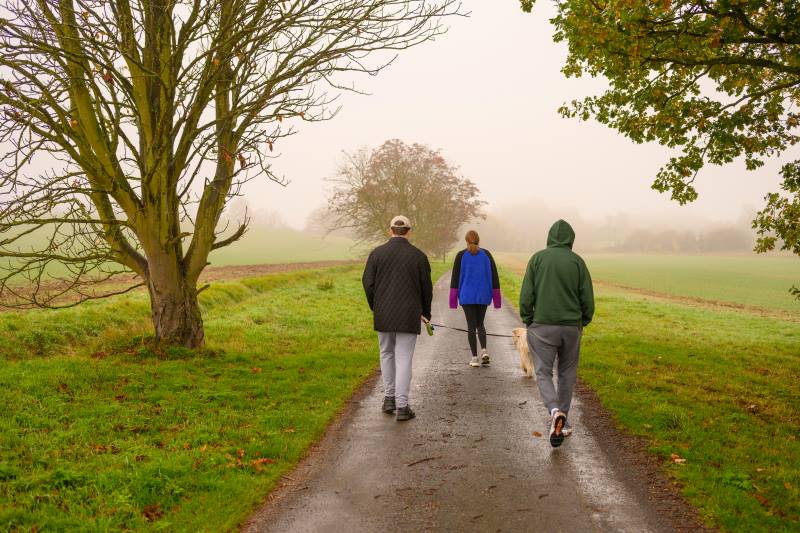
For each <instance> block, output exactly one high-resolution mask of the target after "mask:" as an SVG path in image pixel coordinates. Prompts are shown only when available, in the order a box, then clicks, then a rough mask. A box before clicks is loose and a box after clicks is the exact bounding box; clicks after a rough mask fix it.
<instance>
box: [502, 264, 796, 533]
mask: <svg viewBox="0 0 800 533" xmlns="http://www.w3.org/2000/svg"><path fill="white" fill-rule="evenodd" d="M502 276H503V285H504V288H505V291H506V293H507V294H508V295H509V297H510V298H511V299H512V301H518V295H519V287H520V270H519V267H518V265H517V266H516V269H515V270H514V271H512V270H511V269H506V270H504V271H503V274H502ZM579 374H580V377H581V379H582V380H583V381H584V382H585V383H587V384H589V385H590V386H591V387H592V388H593V389H594V390H595V391H597V393H598V395H599V396H600V398H601V400H602V402H603V405H604V406H605V407H606V408H608V409H609V410H610V411H611V412H612V413H613V414H614V416H615V418H616V419H617V421H618V422H619V424H620V425H622V426H623V427H624V428H626V429H627V430H628V431H629V432H631V433H633V434H635V435H639V436H643V437H645V438H647V439H648V440H649V442H650V449H651V451H652V452H653V453H655V454H657V455H658V456H660V457H662V458H663V460H664V467H665V469H666V470H668V472H669V474H670V475H671V476H674V477H675V478H676V479H678V480H680V481H681V482H682V484H683V486H684V489H683V492H684V494H685V495H686V497H687V498H688V499H689V501H691V502H692V503H693V504H694V505H696V506H697V507H698V508H699V509H700V512H701V514H702V516H703V517H704V519H705V520H707V521H708V523H710V524H713V525H715V526H718V527H720V528H722V529H723V530H727V531H797V528H798V527H800V525H799V524H798V521H800V383H798V380H797V376H798V375H800V324H798V323H796V322H783V321H779V320H773V319H768V318H763V317H759V316H754V315H749V314H746V313H742V312H734V311H729V312H728V311H718V310H709V309H704V308H700V307H696V306H695V307H689V306H685V305H680V304H677V303H669V302H654V301H650V300H648V299H646V298H645V297H642V296H638V295H632V294H627V293H625V292H622V291H610V290H607V289H600V290H599V291H598V297H597V314H596V316H595V320H594V322H593V323H592V325H591V326H590V327H589V328H587V330H586V333H585V336H584V342H583V349H582V354H581V367H580V372H579ZM684 460H685V462H683V461H684Z"/></svg>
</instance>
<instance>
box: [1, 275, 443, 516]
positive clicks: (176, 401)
mask: <svg viewBox="0 0 800 533" xmlns="http://www.w3.org/2000/svg"><path fill="white" fill-rule="evenodd" d="M434 270H435V275H439V274H441V271H443V267H442V266H439V265H435V266H434ZM360 274H361V269H360V267H337V268H332V269H326V270H318V271H301V272H293V273H288V274H276V275H270V276H266V277H262V278H256V279H243V280H239V281H236V282H226V283H219V284H214V285H213V286H212V287H211V288H210V289H209V290H207V291H205V292H204V293H203V294H202V295H201V296H202V298H201V304H202V306H203V310H204V317H205V325H206V335H207V340H208V345H209V350H208V351H206V352H203V353H199V354H198V353H191V352H185V351H182V350H173V351H170V352H167V353H162V354H155V353H153V352H152V351H150V350H149V349H148V348H147V343H146V342H144V339H145V338H146V335H147V333H148V332H149V331H150V323H149V317H148V312H149V309H148V304H147V300H146V298H145V296H144V295H142V294H139V295H129V296H125V297H120V298H115V299H113V300H109V301H105V302H96V303H92V304H89V305H87V306H81V307H78V308H75V309H68V310H63V311H52V312H43V311H31V312H26V313H4V314H1V315H0V401H1V402H2V405H3V406H4V412H3V414H2V417H0V529H2V530H4V531H30V530H34V529H35V530H37V531H48V530H54V531H74V530H80V531H107V530H136V531H139V530H144V531H157V530H169V531H226V530H233V529H235V528H236V527H237V525H238V524H240V523H241V522H242V521H243V520H244V519H245V518H246V517H247V516H248V515H249V514H250V513H251V512H252V511H253V510H254V509H255V508H256V507H257V506H258V505H259V504H260V503H261V502H262V501H263V500H264V497H265V496H266V494H267V493H268V492H269V491H270V490H271V489H272V487H274V485H275V484H276V482H277V481H278V480H279V478H280V476H281V475H283V474H285V473H286V472H287V471H289V470H290V469H291V468H292V467H293V466H294V465H295V464H296V463H297V461H299V460H300V459H301V458H302V457H303V456H304V454H305V453H306V451H307V450H308V448H309V447H310V446H311V445H312V444H313V443H314V442H316V441H317V440H318V439H319V438H320V437H321V435H322V433H323V432H324V430H325V428H326V426H327V425H328V423H329V422H330V421H331V420H332V419H333V418H334V417H335V415H336V413H337V412H339V411H340V410H341V409H342V407H343V406H344V404H345V402H346V401H347V399H348V398H349V397H350V396H351V395H352V393H353V392H354V391H355V390H356V389H357V387H358V386H359V385H360V384H361V383H363V381H364V379H365V378H366V377H367V376H368V375H369V374H370V373H371V372H372V371H373V370H374V369H375V367H376V366H377V361H378V359H377V356H376V350H375V338H374V334H373V332H372V327H371V315H370V313H369V309H368V308H367V306H366V303H365V300H364V296H363V292H362V289H361V284H360Z"/></svg>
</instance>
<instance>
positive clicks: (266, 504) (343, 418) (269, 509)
mask: <svg viewBox="0 0 800 533" xmlns="http://www.w3.org/2000/svg"><path fill="white" fill-rule="evenodd" d="M379 377H380V367H379V366H378V364H377V361H376V363H375V368H374V369H373V370H372V372H371V373H370V374H369V375H368V376H367V377H366V379H364V381H363V382H362V383H361V384H360V385H359V386H358V387H356V389H355V391H353V394H352V395H351V396H350V398H348V399H347V400H346V401H345V404H344V406H343V407H342V409H340V410H339V412H338V413H336V415H335V417H334V419H333V420H332V421H331V422H330V423H329V424H328V426H327V427H326V428H325V431H324V433H323V434H322V436H321V437H320V438H319V440H317V441H316V442H315V443H314V444H312V445H311V446H310V447H309V448H308V450H307V451H306V453H305V455H304V456H303V458H302V459H300V461H298V462H297V464H296V465H295V466H294V467H293V468H292V469H291V470H289V471H288V472H286V473H284V474H283V475H281V478H280V481H278V484H277V485H276V486H275V487H273V489H272V490H271V491H270V492H268V493H267V494H266V495H265V496H264V499H263V500H262V502H261V503H260V504H259V505H258V507H256V509H255V510H254V511H253V512H252V513H251V514H250V515H249V516H248V517H247V519H245V520H244V521H243V522H242V523H240V524H239V526H238V531H241V532H256V531H258V526H259V525H260V524H264V523H268V522H269V521H270V518H271V516H272V514H274V513H275V512H276V510H277V508H278V506H279V504H280V503H281V502H282V501H283V500H285V499H286V498H287V497H289V496H290V495H291V494H292V493H294V492H296V491H299V490H304V489H305V483H306V481H307V480H308V478H309V477H310V476H311V475H312V474H313V473H314V472H315V471H316V470H317V466H318V465H319V464H320V463H322V462H323V461H324V460H325V459H326V458H327V456H328V455H329V454H330V451H331V450H334V449H335V446H334V444H333V443H334V442H335V441H336V440H337V439H339V437H340V436H341V433H342V431H343V430H344V428H345V425H346V424H347V423H348V422H349V421H350V419H351V418H352V416H351V415H352V414H353V412H354V411H355V410H356V409H358V408H359V407H360V403H361V400H363V399H364V398H366V397H367V396H369V394H370V393H371V392H372V389H373V388H374V387H375V383H376V382H377V380H378V378H379Z"/></svg>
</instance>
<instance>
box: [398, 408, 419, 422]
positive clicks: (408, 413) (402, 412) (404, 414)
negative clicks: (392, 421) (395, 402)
mask: <svg viewBox="0 0 800 533" xmlns="http://www.w3.org/2000/svg"><path fill="white" fill-rule="evenodd" d="M415 416H417V415H415V414H414V411H412V410H411V407H409V406H407V405H406V406H405V407H398V408H397V421H398V422H405V421H406V420H411V419H412V418H414V417H415Z"/></svg>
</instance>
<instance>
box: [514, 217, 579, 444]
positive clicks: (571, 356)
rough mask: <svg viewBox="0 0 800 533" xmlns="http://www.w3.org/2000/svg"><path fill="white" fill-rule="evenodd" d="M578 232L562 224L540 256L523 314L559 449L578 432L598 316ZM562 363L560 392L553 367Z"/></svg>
mask: <svg viewBox="0 0 800 533" xmlns="http://www.w3.org/2000/svg"><path fill="white" fill-rule="evenodd" d="M574 242H575V232H574V231H573V230H572V227H571V226H570V225H569V224H568V223H567V222H565V221H564V220H559V221H557V222H556V223H555V224H553V226H552V227H551V228H550V232H549V233H548V235H547V248H545V249H544V250H540V251H538V252H536V253H535V254H534V255H533V257H531V259H530V261H528V268H527V269H526V271H525V279H524V280H523V282H522V289H521V291H520V296H519V313H520V317H521V318H522V321H523V322H524V323H525V326H527V328H528V346H529V348H530V350H531V353H533V366H534V370H535V372H536V383H537V384H538V385H539V393H540V394H541V396H542V402H543V403H544V405H545V407H547V410H548V412H549V414H550V417H551V421H550V445H551V446H553V447H554V448H555V447H558V446H560V445H561V443H563V442H564V437H566V436H569V435H570V434H571V433H572V427H571V426H570V425H569V422H568V421H567V415H568V414H569V407H570V404H571V402H572V392H573V389H574V388H575V380H576V379H577V377H578V359H579V356H580V347H581V335H582V333H583V328H584V327H586V326H588V325H589V323H590V322H591V321H592V316H593V315H594V292H593V290H592V278H591V276H590V275H589V269H587V268H586V263H584V261H583V259H581V257H580V256H579V255H578V254H576V253H575V252H573V251H572V244H573V243H574ZM556 359H557V360H558V390H557V391H556V387H555V385H554V384H553V366H554V365H555V363H556Z"/></svg>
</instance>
